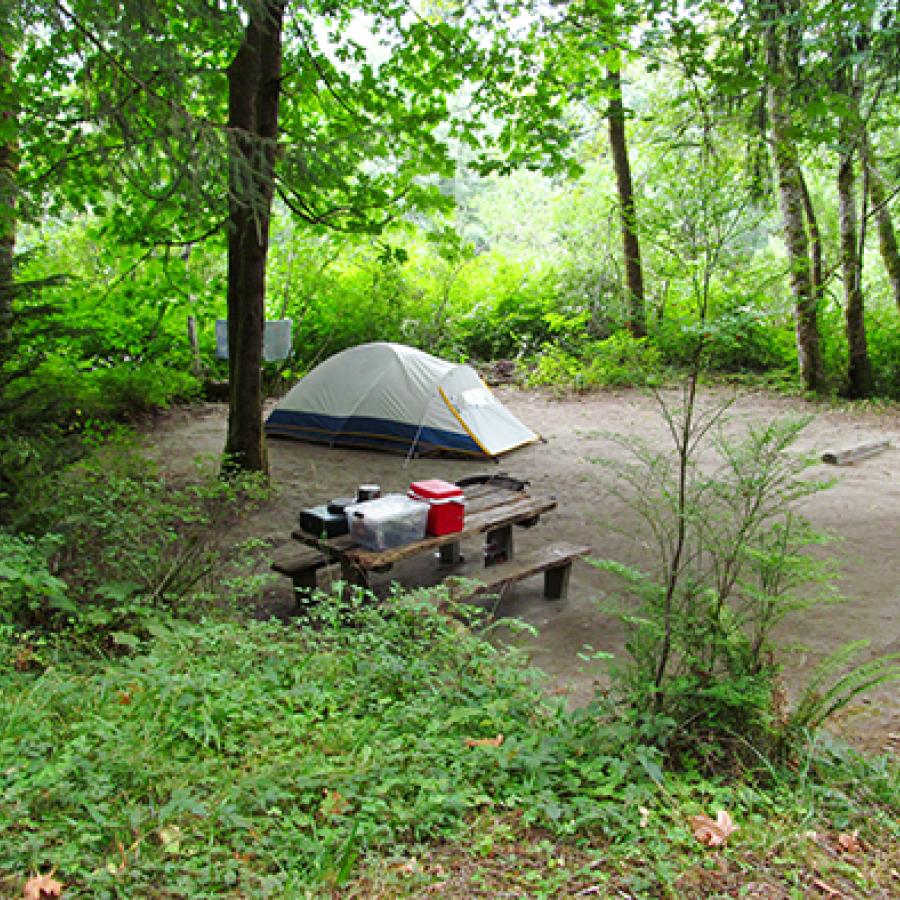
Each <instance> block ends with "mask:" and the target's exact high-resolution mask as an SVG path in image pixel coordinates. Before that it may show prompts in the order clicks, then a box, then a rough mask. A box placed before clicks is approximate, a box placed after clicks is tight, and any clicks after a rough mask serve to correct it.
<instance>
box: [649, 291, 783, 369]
mask: <svg viewBox="0 0 900 900" xmlns="http://www.w3.org/2000/svg"><path fill="white" fill-rule="evenodd" d="M651 337H652V340H653V342H654V344H655V345H656V346H657V347H658V349H659V352H660V355H661V357H662V359H664V360H665V362H666V363H668V364H670V365H676V366H688V365H691V363H692V362H693V359H694V355H695V353H696V348H697V343H698V341H699V340H701V339H702V340H703V342H704V362H705V365H706V366H707V367H708V368H709V369H712V370H714V371H719V372H765V371H768V370H770V369H780V368H783V367H784V366H789V365H793V364H794V363H795V357H796V351H795V349H794V336H793V325H792V324H791V323H790V322H784V321H782V320H781V318H780V317H778V316H770V315H768V314H767V313H765V312H764V311H763V310H762V309H760V308H758V307H756V306H751V305H748V304H744V305H735V306H733V307H731V308H726V309H725V310H724V311H722V312H719V313H718V314H717V315H715V316H714V317H712V318H711V319H709V320H708V321H707V322H705V323H702V324H700V323H697V322H696V320H695V319H693V318H692V317H689V316H685V317H683V318H682V317H679V316H678V315H674V316H673V315H670V316H668V317H667V318H665V319H664V320H663V321H661V322H659V323H657V324H656V325H655V326H653V327H652V328H651Z"/></svg>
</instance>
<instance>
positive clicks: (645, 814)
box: [638, 806, 650, 828]
mask: <svg viewBox="0 0 900 900" xmlns="http://www.w3.org/2000/svg"><path fill="white" fill-rule="evenodd" d="M638 812H639V813H640V814H641V821H640V822H639V824H640V826H641V828H646V827H647V826H648V825H649V824H650V810H649V809H647V807H646V806H639V807H638Z"/></svg>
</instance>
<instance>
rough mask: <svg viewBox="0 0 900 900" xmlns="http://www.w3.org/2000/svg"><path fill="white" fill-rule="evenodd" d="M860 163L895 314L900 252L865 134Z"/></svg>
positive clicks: (899, 288)
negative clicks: (863, 168) (863, 167)
mask: <svg viewBox="0 0 900 900" xmlns="http://www.w3.org/2000/svg"><path fill="white" fill-rule="evenodd" d="M862 162H863V165H864V166H865V171H866V180H867V182H868V188H869V199H870V200H871V201H872V209H873V211H874V213H875V221H876V222H877V223H878V244H879V248H880V250H881V258H882V260H883V261H884V268H885V270H886V271H887V275H888V281H890V283H891V290H892V291H893V292H894V302H895V303H896V304H897V312H900V252H898V250H897V235H896V233H895V232H894V223H893V222H892V221H891V211H890V209H889V207H888V203H887V193H886V191H885V186H884V180H883V179H882V177H881V175H880V174H879V172H878V169H877V167H876V166H875V164H874V162H873V160H872V148H871V147H870V146H869V140H868V135H866V134H864V135H863V140H862Z"/></svg>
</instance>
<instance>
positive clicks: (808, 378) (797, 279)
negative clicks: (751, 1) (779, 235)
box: [766, 20, 825, 391]
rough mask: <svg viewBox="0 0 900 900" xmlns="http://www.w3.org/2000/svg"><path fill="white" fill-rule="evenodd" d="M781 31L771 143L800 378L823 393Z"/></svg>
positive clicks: (772, 29)
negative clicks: (787, 266) (792, 303)
mask: <svg viewBox="0 0 900 900" xmlns="http://www.w3.org/2000/svg"><path fill="white" fill-rule="evenodd" d="M782 28H783V25H782V24H781V23H779V22H778V21H777V20H776V21H770V22H769V23H768V25H767V28H766V57H767V62H768V76H769V83H768V98H767V99H768V106H769V123H770V127H769V142H770V144H771V147H772V156H773V158H774V160H775V170H776V173H777V176H778V193H779V198H780V201H781V217H782V224H783V230H784V241H785V244H786V245H787V252H788V264H789V267H790V278H791V291H792V293H793V295H794V304H795V323H796V334H797V359H798V362H799V365H800V376H801V378H802V379H803V384H804V387H805V388H806V390H808V391H821V390H822V389H823V388H824V386H825V385H824V380H825V379H824V374H823V366H822V353H821V349H820V346H819V323H818V309H817V306H818V304H817V303H816V291H815V287H814V285H813V278H812V263H811V258H810V248H809V239H808V236H807V232H806V228H805V227H804V202H803V186H802V181H801V172H800V166H799V162H798V160H797V149H796V146H795V144H794V141H793V138H792V136H791V120H790V112H789V109H790V107H789V103H788V96H787V88H786V77H787V76H786V66H785V64H784V51H783V47H782V40H783V38H782V35H781V33H780V32H781V29H782Z"/></svg>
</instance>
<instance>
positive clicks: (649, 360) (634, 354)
mask: <svg viewBox="0 0 900 900" xmlns="http://www.w3.org/2000/svg"><path fill="white" fill-rule="evenodd" d="M533 366H534V367H533V368H532V369H531V370H530V371H529V374H528V377H527V381H528V383H529V384H531V385H546V386H551V387H562V388H566V389H573V390H576V391H581V390H589V389H591V388H598V387H622V386H626V385H636V384H637V385H641V384H646V383H647V382H648V380H651V379H653V378H654V377H656V376H658V375H659V373H660V369H661V364H660V354H659V351H657V350H656V348H655V347H654V346H653V345H652V344H651V343H650V341H649V339H648V338H635V337H632V335H631V334H629V333H628V332H627V331H620V332H616V333H615V334H613V335H611V336H610V337H608V338H606V340H602V341H591V342H589V343H586V344H584V345H583V346H582V347H581V349H580V350H579V351H578V352H577V353H572V352H567V351H566V350H563V349H562V348H560V347H559V346H558V345H555V344H549V345H546V346H545V347H544V349H543V351H542V352H541V354H540V355H539V356H537V357H536V358H535V359H534V361H533Z"/></svg>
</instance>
